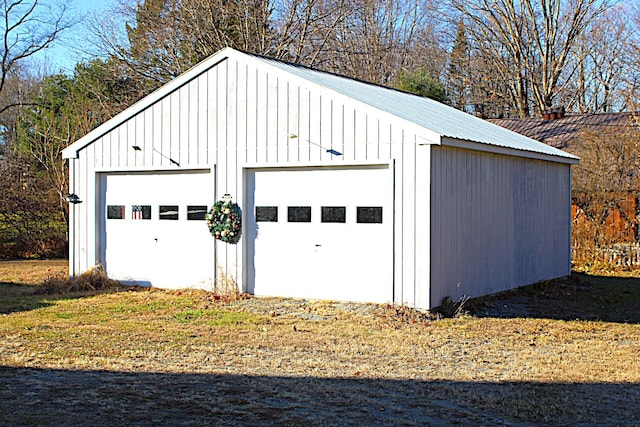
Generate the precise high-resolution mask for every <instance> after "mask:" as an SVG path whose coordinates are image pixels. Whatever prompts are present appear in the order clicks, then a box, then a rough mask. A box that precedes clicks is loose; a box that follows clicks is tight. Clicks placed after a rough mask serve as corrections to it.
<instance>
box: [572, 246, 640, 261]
mask: <svg viewBox="0 0 640 427" xmlns="http://www.w3.org/2000/svg"><path fill="white" fill-rule="evenodd" d="M571 260H572V261H573V262H574V263H581V262H583V261H585V260H590V261H598V262H601V263H604V264H607V265H611V266H615V267H634V266H640V243H616V244H612V245H609V246H606V247H598V248H593V247H590V248H587V247H582V246H579V245H577V244H574V245H573V246H572V247H571Z"/></svg>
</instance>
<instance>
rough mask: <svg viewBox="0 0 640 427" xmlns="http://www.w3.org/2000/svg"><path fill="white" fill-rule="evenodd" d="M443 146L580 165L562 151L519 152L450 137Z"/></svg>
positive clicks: (576, 159)
mask: <svg viewBox="0 0 640 427" xmlns="http://www.w3.org/2000/svg"><path fill="white" fill-rule="evenodd" d="M442 145H443V146H447V147H454V148H462V149H466V150H475V151H484V152H487V153H493V154H502V155H506V156H516V157H524V158H528V159H533V160H544V161H547V162H555V163H564V164H568V165H577V164H578V163H580V158H579V157H576V156H574V155H573V154H569V153H567V152H564V151H561V150H558V151H560V152H562V155H553V154H547V153H541V152H537V151H531V150H519V149H515V148H511V147H502V146H499V145H492V144H487V143H484V142H476V141H464V140H460V139H454V138H448V137H443V138H442Z"/></svg>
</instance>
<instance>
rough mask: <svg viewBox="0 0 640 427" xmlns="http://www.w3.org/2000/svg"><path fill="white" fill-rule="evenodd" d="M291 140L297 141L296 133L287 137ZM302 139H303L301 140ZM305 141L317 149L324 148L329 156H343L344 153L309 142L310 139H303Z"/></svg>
mask: <svg viewBox="0 0 640 427" xmlns="http://www.w3.org/2000/svg"><path fill="white" fill-rule="evenodd" d="M287 136H288V137H289V138H290V139H297V138H298V135H296V134H295V133H290V134H289V135H287ZM301 139H302V138H301ZM303 141H307V142H308V143H309V144H312V145H315V146H316V147H320V148H322V149H323V150H324V151H326V152H327V153H329V154H333V155H334V156H342V153H341V152H339V151H338V150H334V149H333V148H325V147H323V146H322V145H320V144H316V143H315V142H313V141H309V140H308V139H303Z"/></svg>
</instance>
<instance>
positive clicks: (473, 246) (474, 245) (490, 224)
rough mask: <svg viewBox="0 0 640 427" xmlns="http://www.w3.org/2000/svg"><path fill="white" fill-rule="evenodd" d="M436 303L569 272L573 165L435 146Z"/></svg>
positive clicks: (433, 230) (433, 277)
mask: <svg viewBox="0 0 640 427" xmlns="http://www.w3.org/2000/svg"><path fill="white" fill-rule="evenodd" d="M431 160H432V162H431V165H432V168H431V170H432V178H431V185H432V192H431V246H432V253H431V292H432V303H433V305H439V304H440V303H441V302H442V300H443V298H444V297H446V296H448V297H450V298H452V299H453V300H457V299H459V298H460V297H462V296H463V295H466V296H470V297H474V296H479V295H487V294H491V293H495V292H500V291H504V290H507V289H511V288H514V287H518V286H523V285H528V284H532V283H535V282H537V281H540V280H547V279H552V278H556V277H561V276H566V275H568V274H569V273H570V253H569V239H570V232H571V230H570V225H571V220H570V203H569V201H570V197H571V175H570V165H568V164H562V163H555V162H549V161H542V160H533V159H523V158H520V157H514V156H507V155H501V154H491V153H483V152H478V151H471V150H466V149H459V148H451V147H445V146H439V147H432V157H431Z"/></svg>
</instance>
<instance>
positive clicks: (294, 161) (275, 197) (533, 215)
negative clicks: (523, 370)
mask: <svg viewBox="0 0 640 427" xmlns="http://www.w3.org/2000/svg"><path fill="white" fill-rule="evenodd" d="M63 154H64V157H65V158H67V159H69V165H70V174H71V181H70V189H69V192H70V194H72V195H75V196H77V198H78V199H79V201H80V202H81V203H73V204H71V205H70V218H71V223H70V234H69V236H70V261H69V263H70V272H71V274H72V275H76V274H79V273H82V272H84V271H86V270H88V269H90V268H91V267H93V266H94V265H96V264H97V263H99V264H101V265H102V266H103V267H104V268H105V270H106V271H107V273H108V274H109V276H110V277H112V278H115V279H120V280H124V281H130V282H132V283H140V284H145V285H152V286H158V287H168V288H182V287H199V288H205V289H209V288H211V287H212V286H213V283H214V281H215V280H216V278H221V277H223V275H224V277H226V278H231V279H233V280H235V282H236V284H237V286H238V287H239V288H240V289H241V290H243V291H246V292H249V293H254V294H256V295H277V296H289V297H306V298H321V299H335V300H351V301H367V302H395V303H403V304H409V305H412V306H416V307H421V308H432V307H434V306H438V305H440V303H441V302H442V299H443V298H444V297H445V296H449V297H451V298H452V299H454V300H455V299H457V298H459V297H461V296H463V295H468V296H479V295H484V294H488V293H493V292H498V291H502V290H506V289H510V288H514V287H517V286H521V285H526V284H530V283H534V282H536V281H539V280H545V279H551V278H555V277H560V276H565V275H568V274H569V273H570V255H569V253H570V252H569V243H570V201H571V200H570V197H571V196H570V190H571V188H570V187H571V184H570V182H571V171H570V166H571V164H574V163H576V162H577V158H576V157H574V156H572V155H570V154H567V153H565V152H562V151H560V150H557V149H554V148H551V147H549V146H546V145H544V144H542V143H538V142H536V141H533V140H531V139H528V138H526V137H523V136H521V135H518V134H516V133H513V132H510V131H508V130H505V129H503V128H500V127H498V126H495V125H492V124H490V123H488V122H486V121H483V120H481V119H478V118H475V117H473V116H470V115H468V114H465V113H463V112H460V111H457V110H455V109H453V108H450V107H447V106H445V105H442V104H440V103H437V102H435V101H432V100H429V99H426V98H421V97H417V96H414V95H410V94H406V93H402V92H399V91H395V90H393V89H388V88H384V87H380V86H376V85H371V84H367V83H363V82H360V81H356V80H352V79H348V78H344V77H340V76H336V75H333V74H328V73H324V72H320V71H317V70H313V69H309V68H305V67H301V66H296V65H292V64H288V63H284V62H280V61H276V60H272V59H268V58H264V57H260V56H255V55H250V54H246V53H242V52H238V51H236V50H233V49H230V48H227V49H224V50H222V51H220V52H218V53H217V54H215V55H213V56H212V57H210V58H208V59H207V60H205V61H204V62H202V63H200V64H199V65H197V66H196V67H194V68H192V69H191V70H189V71H188V72H186V73H185V74H183V75H182V76H180V77H178V78H176V79H175V80H174V81H172V82H170V83H169V84H167V85H165V86H164V87H162V88H160V89H159V90H158V91H156V92H154V93H153V94H151V95H149V96H148V97H146V98H144V99H142V100H141V101H139V102H138V103H136V104H135V105H133V106H131V107H130V108H128V109H127V110H125V111H123V112H122V113H120V114H119V115H117V116H115V117H114V118H113V119H111V120H109V121H108V122H106V123H104V124H103V125H101V126H100V127H98V128H96V129H95V130H93V131H92V132H90V133H89V134H87V135H86V136H84V137H83V138H81V139H80V140H78V141H76V142H75V143H74V144H72V145H70V146H69V147H68V148H66V149H65V150H64V153H63ZM224 194H230V195H231V196H232V197H233V198H234V201H236V202H237V203H238V204H239V206H240V207H241V209H242V221H243V225H242V235H241V237H240V239H239V241H238V242H237V243H236V244H229V243H224V242H221V241H217V240H215V239H214V238H213V237H212V236H211V235H210V234H209V232H208V229H207V226H206V222H205V221H204V220H203V215H204V212H206V210H207V209H209V208H210V207H211V205H212V204H213V203H214V202H215V201H216V200H219V199H220V198H221V197H222V196H223V195H224Z"/></svg>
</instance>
